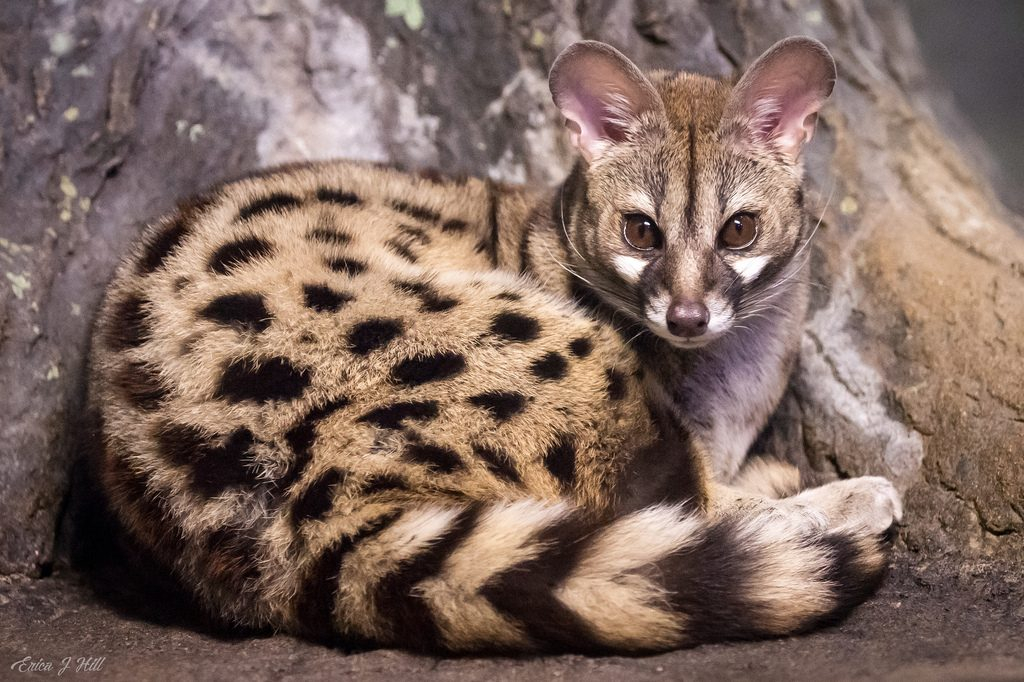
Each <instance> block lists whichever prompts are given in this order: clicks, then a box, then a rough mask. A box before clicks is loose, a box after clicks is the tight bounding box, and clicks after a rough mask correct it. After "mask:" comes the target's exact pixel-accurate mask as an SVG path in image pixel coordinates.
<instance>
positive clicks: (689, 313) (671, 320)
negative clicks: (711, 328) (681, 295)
mask: <svg viewBox="0 0 1024 682" xmlns="http://www.w3.org/2000/svg"><path fill="white" fill-rule="evenodd" d="M710 318H711V313H709V312H708V307H707V306H706V305H704V304H703V303H700V302H699V301H686V300H681V301H673V302H672V305H670V306H669V308H668V312H667V313H666V314H665V322H666V324H668V330H669V331H670V332H671V333H672V334H673V335H674V336H682V337H685V338H691V337H694V336H700V335H701V334H703V333H704V332H706V331H707V329H708V320H709V319H710Z"/></svg>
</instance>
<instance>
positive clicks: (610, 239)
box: [571, 125, 804, 348]
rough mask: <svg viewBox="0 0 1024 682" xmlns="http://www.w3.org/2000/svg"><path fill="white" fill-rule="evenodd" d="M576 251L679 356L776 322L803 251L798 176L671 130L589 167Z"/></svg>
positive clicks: (700, 135)
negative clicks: (744, 328) (759, 323)
mask: <svg viewBox="0 0 1024 682" xmlns="http://www.w3.org/2000/svg"><path fill="white" fill-rule="evenodd" d="M586 191H587V194H586V198H585V200H584V201H583V202H582V203H581V205H580V208H579V210H578V212H577V214H576V215H575V216H573V217H574V221H573V224H574V229H573V235H571V236H572V240H571V241H572V244H571V246H572V247H573V248H574V249H575V251H576V253H575V256H576V257H577V258H581V259H582V261H583V262H582V263H578V264H577V265H578V267H580V269H581V274H582V275H583V276H584V277H586V278H587V279H588V280H589V281H590V282H591V284H592V286H593V287H594V289H595V290H596V291H597V293H598V294H599V295H600V296H602V298H603V299H604V300H605V301H606V302H607V303H609V304H610V305H612V306H613V307H615V308H617V309H619V310H621V311H622V312H624V313H626V314H627V315H628V316H630V317H631V318H633V319H634V320H636V321H640V322H642V323H643V324H645V325H646V326H647V328H648V329H649V330H650V331H651V332H653V333H654V334H656V335H657V336H659V337H661V338H663V339H665V340H666V341H668V342H670V343H671V344H672V345H674V346H676V347H679V348H697V347H700V346H704V345H706V344H708V343H710V342H712V341H714V340H715V339H718V338H720V337H722V336H723V335H725V334H727V333H728V332H729V330H730V329H732V328H734V327H735V326H736V325H738V324H742V322H743V320H744V319H748V318H752V317H755V316H759V315H770V314H771V308H770V303H769V302H768V301H766V298H768V297H770V295H771V294H772V292H773V289H777V287H774V286H773V285H776V284H778V283H779V282H780V281H781V280H782V279H784V278H786V277H789V276H791V275H792V272H791V269H788V268H787V267H786V266H787V265H789V264H790V263H791V261H792V260H793V258H794V255H795V254H796V253H797V251H798V249H799V248H800V244H801V243H802V240H801V234H802V227H803V220H804V217H803V208H802V205H801V204H802V197H801V194H800V188H799V176H798V174H797V173H796V172H795V171H794V170H793V168H792V167H791V166H789V165H787V164H785V163H781V162H779V161H778V160H776V159H774V158H772V157H771V156H768V155H765V156H758V155H756V154H751V153H749V152H747V153H744V152H742V151H741V150H739V149H735V148H733V147H732V146H731V145H729V144H726V143H723V142H722V141H721V140H720V139H719V134H718V132H717V131H716V130H714V129H713V128H706V129H698V128H697V127H696V126H694V125H690V126H685V127H680V126H672V127H671V128H668V127H667V126H666V127H664V128H661V129H660V130H656V131H650V133H649V134H644V135H639V136H637V137H636V138H634V139H631V140H629V141H627V142H623V143H621V144H619V145H616V147H615V148H614V149H612V150H609V152H608V153H606V154H604V155H603V156H602V157H601V158H600V159H598V160H597V161H596V162H594V163H593V164H591V165H590V166H589V167H588V168H587V169H586Z"/></svg>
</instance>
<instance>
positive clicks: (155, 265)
mask: <svg viewBox="0 0 1024 682" xmlns="http://www.w3.org/2000/svg"><path fill="white" fill-rule="evenodd" d="M191 231H192V226H191V225H190V224H189V223H188V222H186V220H185V219H184V218H183V217H181V216H179V217H178V218H176V219H175V220H174V221H173V222H172V223H171V224H170V225H168V226H167V227H165V228H164V229H162V230H160V231H159V232H157V233H156V234H155V235H153V237H151V238H150V239H149V240H148V242H147V243H146V245H145V246H144V247H143V251H142V257H141V258H140V259H139V263H138V269H137V272H138V273H139V274H140V275H148V274H149V273H151V272H154V271H156V270H157V269H159V268H160V267H161V266H162V265H163V264H164V261H166V260H167V258H168V257H169V256H170V255H171V254H172V253H174V251H175V250H176V249H177V248H178V246H180V245H181V243H182V242H183V241H185V238H186V237H188V235H189V233H190V232H191Z"/></svg>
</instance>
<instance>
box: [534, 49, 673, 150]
mask: <svg viewBox="0 0 1024 682" xmlns="http://www.w3.org/2000/svg"><path fill="white" fill-rule="evenodd" d="M551 92H552V95H553V96H554V99H555V104H556V105H557V106H558V107H559V109H560V110H561V111H562V114H563V115H564V116H565V117H566V118H567V119H568V120H569V121H570V122H571V123H572V124H573V125H570V126H569V130H570V138H571V139H572V142H573V144H574V145H576V146H577V148H578V149H579V150H580V152H581V153H582V154H583V155H584V157H586V158H587V159H588V160H591V159H594V158H596V157H597V156H599V155H600V154H601V153H602V152H603V151H604V150H605V149H606V148H607V145H608V144H614V143H617V142H621V141H622V140H624V139H625V137H626V134H627V132H628V129H629V125H630V124H631V123H632V122H633V121H635V120H636V119H637V117H639V115H640V113H642V112H643V111H647V110H649V109H651V108H654V107H656V106H657V105H658V103H659V102H660V100H658V96H657V93H655V92H654V89H653V87H652V86H651V85H650V83H649V82H647V80H646V78H645V77H644V76H643V74H642V73H641V72H640V71H639V69H637V68H636V67H635V66H634V65H633V64H632V63H631V62H629V60H627V59H626V58H625V57H623V56H622V55H620V54H618V53H617V52H615V51H614V50H613V49H612V48H610V47H608V46H607V45H599V44H587V43H582V44H577V46H575V47H571V48H569V49H568V50H567V51H566V52H565V53H563V55H562V56H560V57H559V59H558V60H556V64H555V66H554V67H553V69H552V77H551Z"/></svg>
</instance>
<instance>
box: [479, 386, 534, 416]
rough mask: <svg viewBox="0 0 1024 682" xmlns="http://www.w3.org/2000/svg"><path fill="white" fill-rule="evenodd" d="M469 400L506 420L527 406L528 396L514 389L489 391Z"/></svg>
mask: <svg viewBox="0 0 1024 682" xmlns="http://www.w3.org/2000/svg"><path fill="white" fill-rule="evenodd" d="M468 400H469V402H470V403H472V404H473V405H476V406H477V407H482V408H484V409H485V410H487V411H488V412H490V413H491V414H492V415H493V416H494V418H495V419H497V420H498V421H505V420H506V419H509V418H510V417H512V416H513V415H516V414H519V413H520V412H522V411H523V409H524V408H525V407H526V396H524V395H523V394H522V393H516V392H514V391H488V392H486V393H480V394H479V395H474V396H471V397H470V398H468Z"/></svg>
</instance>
